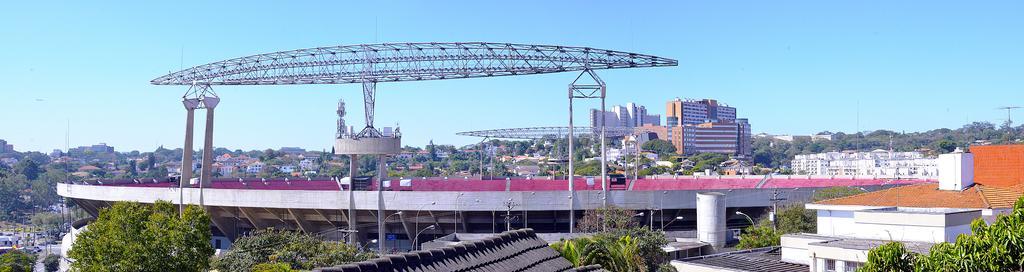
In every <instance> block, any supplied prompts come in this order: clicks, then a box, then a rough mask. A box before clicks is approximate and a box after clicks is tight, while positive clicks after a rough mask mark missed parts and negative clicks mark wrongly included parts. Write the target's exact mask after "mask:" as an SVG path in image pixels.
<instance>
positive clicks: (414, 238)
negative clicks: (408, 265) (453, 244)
mask: <svg viewBox="0 0 1024 272" xmlns="http://www.w3.org/2000/svg"><path fill="white" fill-rule="evenodd" d="M435 227H437V225H430V226H427V227H426V228H423V230H421V231H419V232H417V233H416V237H413V238H412V246H413V249H416V248H422V247H420V246H419V245H418V244H417V242H418V241H419V239H420V234H421V233H423V232H424V231H427V230H432V229H434V228H435Z"/></svg>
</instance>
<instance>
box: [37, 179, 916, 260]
mask: <svg viewBox="0 0 1024 272" xmlns="http://www.w3.org/2000/svg"><path fill="white" fill-rule="evenodd" d="M794 177H796V178H794ZM578 179H579V180H578V181H577V183H581V182H582V183H581V184H577V186H576V188H577V191H576V192H575V193H574V194H571V193H570V192H568V191H567V190H564V189H562V188H561V187H567V182H566V181H565V180H561V181H559V180H524V179H516V180H512V179H508V180H500V179H499V180H479V179H477V180H470V179H464V178H458V179H451V180H444V179H431V180H427V179H423V180H421V179H416V180H394V181H391V182H390V184H388V183H385V188H386V189H385V190H384V191H383V192H377V191H376V189H375V188H370V189H369V190H366V191H358V190H357V191H351V192H350V191H349V190H348V188H349V187H348V186H347V185H345V184H342V183H340V182H336V181H335V180H306V179H303V180H269V181H267V180H250V181H245V180H241V181H239V180H218V181H214V182H213V185H212V187H210V188H203V189H200V188H197V187H186V188H183V189H179V188H178V187H177V183H175V182H154V181H149V182H146V181H107V182H92V183H89V184H58V186H57V190H58V194H60V195H61V196H64V197H66V198H68V199H69V200H71V201H73V202H74V203H76V204H77V205H79V206H80V207H82V208H83V209H85V210H86V211H87V212H89V213H90V214H92V215H94V216H96V215H98V213H99V211H100V210H101V209H102V208H104V207H107V206H110V205H111V204H112V203H114V202H117V201H135V202H140V203H154V202H156V201H160V200H163V201H169V202H172V203H175V204H178V203H181V202H183V203H185V204H192V205H202V206H203V207H205V208H206V210H207V211H208V212H209V213H210V215H211V218H212V221H213V225H214V227H215V229H214V234H215V236H222V237H224V238H225V239H226V240H228V241H233V240H234V239H236V238H237V237H238V236H240V235H243V234H245V233H246V232H248V231H251V230H254V229H262V228H268V227H273V228H278V229H293V230H300V231H303V232H307V233H317V234H321V235H323V236H324V237H326V238H328V239H335V240H344V239H346V238H347V237H348V235H355V237H356V240H358V241H362V242H364V243H365V242H368V241H371V240H372V239H375V238H377V237H378V233H379V231H378V228H377V227H378V226H377V220H378V217H377V213H378V204H379V203H380V201H383V203H384V207H385V212H384V216H385V219H386V220H384V221H385V230H386V231H385V232H386V233H387V234H388V236H387V237H388V238H387V239H386V240H387V241H385V243H389V247H391V248H410V247H411V246H412V243H413V241H414V240H415V241H418V242H425V241H430V240H432V239H433V238H435V237H440V236H444V235H447V234H451V233H500V232H502V231H505V230H506V228H512V229H518V228H526V227H529V228H533V229H535V230H537V231H538V232H542V233H564V232H569V218H568V217H569V214H570V213H569V211H568V209H567V207H569V206H570V205H569V201H573V202H574V204H575V205H574V207H576V209H577V212H576V213H575V215H576V217H577V219H578V218H580V217H582V216H583V215H584V212H583V211H585V210H590V209H595V208H599V207H602V206H603V197H605V196H604V195H603V194H604V193H603V192H602V190H601V188H600V187H599V185H598V186H593V184H592V183H591V184H587V183H586V181H584V180H586V178H578ZM922 182H931V181H928V180H895V181H893V180H882V179H874V178H856V177H839V178H836V177H828V178H822V177H818V178H813V177H797V176H792V177H790V176H787V177H785V178H779V177H763V176H748V177H726V178H722V177H718V178H708V177H704V178H703V179H700V178H693V177H685V178H679V177H671V178H664V177H663V178H660V179H659V178H649V179H641V180H638V181H635V182H633V183H632V184H630V185H628V186H622V187H619V188H613V189H612V190H610V191H609V192H608V195H607V197H608V203H609V204H610V205H615V206H618V207H623V208H627V209H632V210H636V211H637V212H643V213H644V215H643V216H638V220H639V221H640V222H642V223H643V224H644V225H647V224H651V225H652V226H653V227H654V228H662V229H666V230H693V229H695V228H696V212H695V211H696V210H695V209H696V202H697V201H696V200H697V193H705V192H718V193H722V194H724V195H725V196H724V198H725V203H726V207H727V213H726V215H725V216H727V218H728V219H727V224H728V225H729V227H730V228H739V227H742V226H745V225H747V224H749V221H748V220H747V219H746V218H744V217H742V216H738V217H737V215H735V214H734V212H735V211H737V210H742V211H744V212H745V213H749V214H753V215H755V216H756V215H757V214H761V213H762V212H764V211H765V208H766V207H770V206H772V204H773V202H772V201H771V199H772V197H773V196H775V195H776V194H779V195H781V196H784V197H786V198H787V201H803V200H807V199H810V197H811V196H812V195H813V194H814V192H815V191H816V190H819V189H821V188H825V187H832V186H856V187H860V188H863V189H865V190H877V189H881V188H890V187H892V186H899V185H902V184H915V183H922ZM391 184H393V185H396V186H394V187H391V186H389V185H391ZM332 185H333V186H332ZM376 185H377V183H376V182H374V183H373V184H371V187H375V186H376ZM402 185H407V186H402ZM196 186H198V185H196ZM581 188H582V189H581ZM179 199H180V200H179ZM200 201H202V203H200ZM353 204H354V210H355V215H356V216H355V226H356V227H355V229H354V230H351V229H350V228H349V224H348V220H349V212H350V205H353ZM679 216H682V217H683V220H676V218H677V217H679ZM506 217H507V218H510V220H509V221H511V222H507V221H506ZM666 223H667V225H668V226H665V225H666ZM431 225H435V227H433V228H427V227H428V226H431ZM227 247H228V246H226V245H225V246H224V248H227Z"/></svg>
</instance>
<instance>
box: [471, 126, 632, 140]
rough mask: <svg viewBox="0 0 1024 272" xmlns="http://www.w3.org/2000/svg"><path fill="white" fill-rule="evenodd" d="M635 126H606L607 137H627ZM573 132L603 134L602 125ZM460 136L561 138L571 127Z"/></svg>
mask: <svg viewBox="0 0 1024 272" xmlns="http://www.w3.org/2000/svg"><path fill="white" fill-rule="evenodd" d="M635 132H636V129H635V128H631V127H605V133H606V135H607V137H612V138H616V137H625V136H629V135H633V134H634V133H635ZM572 133H573V134H574V135H577V136H582V135H590V136H599V135H601V128H600V127H574V128H573V129H572ZM456 135H459V136H473V137H484V138H494V139H517V140H538V139H559V138H566V137H568V135H569V127H529V128H502V129H490V130H478V131H467V132H459V133H456Z"/></svg>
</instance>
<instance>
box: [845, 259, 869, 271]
mask: <svg viewBox="0 0 1024 272" xmlns="http://www.w3.org/2000/svg"><path fill="white" fill-rule="evenodd" d="M843 263H845V265H844V268H845V269H843V270H845V271H851V272H852V271H857V269H860V268H861V267H862V266H864V263H858V262H852V261H845V262H843Z"/></svg>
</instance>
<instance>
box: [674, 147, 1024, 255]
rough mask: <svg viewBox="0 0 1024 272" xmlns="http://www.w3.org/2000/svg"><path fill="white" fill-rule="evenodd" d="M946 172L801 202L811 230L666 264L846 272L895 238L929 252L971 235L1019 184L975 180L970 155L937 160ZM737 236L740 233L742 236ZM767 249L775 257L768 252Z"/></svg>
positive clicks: (1021, 188) (1023, 189) (1008, 203)
mask: <svg viewBox="0 0 1024 272" xmlns="http://www.w3.org/2000/svg"><path fill="white" fill-rule="evenodd" d="M936 161H937V163H938V165H940V166H941V167H942V168H941V169H942V170H943V172H944V173H945V174H943V175H941V176H939V178H938V179H939V182H938V184H936V183H923V184H915V185H906V186H901V187H895V188H891V189H885V190H880V191H875V192H869V193H863V194H859V195H854V196H849V197H842V198H836V199H830V200H824V201H819V202H815V203H812V204H807V205H806V207H807V209H809V210H815V211H816V212H817V230H816V232H815V233H799V234H786V235H783V236H782V239H781V240H782V241H781V247H778V248H765V249H761V251H759V252H750V253H744V252H740V253H737V254H723V255H721V256H710V257H707V258H702V259H699V260H688V261H684V262H672V264H673V265H675V266H676V267H677V268H684V269H680V270H679V271H753V270H750V267H758V268H765V267H771V268H772V269H771V270H768V269H765V270H757V271H811V272H821V271H826V272H850V271H856V270H857V269H858V268H860V267H861V266H863V265H864V264H865V263H866V262H867V255H868V252H869V251H870V250H871V249H873V248H876V247H878V246H881V245H884V244H886V243H889V242H892V241H896V242H900V243H902V244H903V245H904V247H905V248H907V249H908V250H910V251H913V252H917V253H920V254H928V251H929V250H931V248H932V246H934V245H935V244H938V243H944V242H955V241H956V238H957V237H958V236H959V235H965V234H967V235H969V234H971V227H970V226H971V222H972V221H974V220H976V219H979V218H981V219H983V220H986V221H989V223H991V222H992V221H993V220H994V219H995V217H996V216H997V215H999V214H1003V213H1008V212H1009V211H1011V210H1012V208H1013V205H1014V201H1015V200H1016V199H1017V198H1019V197H1020V196H1021V195H1024V185H1022V184H1017V185H1013V186H1009V187H1007V186H1005V185H998V184H993V185H986V184H984V183H980V184H975V183H974V157H973V154H971V153H963V152H959V151H957V152H953V153H950V154H943V155H940V156H939V158H937V159H936ZM741 239H742V238H741ZM773 255H774V257H772V256H773Z"/></svg>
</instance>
